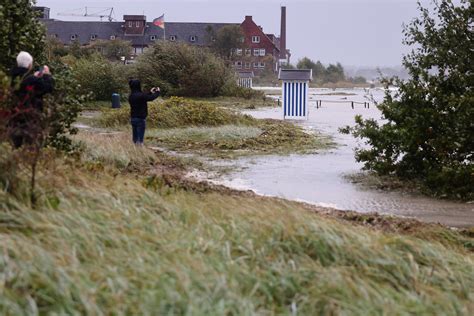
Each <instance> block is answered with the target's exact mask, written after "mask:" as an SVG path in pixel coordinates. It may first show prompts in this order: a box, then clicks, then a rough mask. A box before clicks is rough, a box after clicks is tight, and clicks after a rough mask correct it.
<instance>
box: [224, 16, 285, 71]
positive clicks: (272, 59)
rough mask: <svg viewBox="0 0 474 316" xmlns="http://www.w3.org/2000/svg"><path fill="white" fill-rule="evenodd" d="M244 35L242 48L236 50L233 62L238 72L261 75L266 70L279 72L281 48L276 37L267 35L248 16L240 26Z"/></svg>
mask: <svg viewBox="0 0 474 316" xmlns="http://www.w3.org/2000/svg"><path fill="white" fill-rule="evenodd" d="M240 28H241V29H242V32H243V33H244V40H243V43H242V47H240V48H236V49H234V52H233V60H234V67H235V68H236V70H245V71H249V70H252V71H254V72H255V73H256V74H259V73H261V72H263V71H265V70H267V71H274V72H276V71H277V70H278V60H279V56H280V48H279V47H278V46H277V43H276V41H275V39H276V37H275V36H274V35H267V34H265V33H264V32H263V29H262V27H260V26H258V25H257V24H256V23H255V22H254V21H253V19H252V17H251V16H246V17H245V20H244V22H242V24H241V25H240Z"/></svg>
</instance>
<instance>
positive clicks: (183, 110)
mask: <svg viewBox="0 0 474 316" xmlns="http://www.w3.org/2000/svg"><path fill="white" fill-rule="evenodd" d="M129 122H130V109H129V108H128V107H122V108H120V109H113V110H110V109H108V110H104V111H103V115H102V116H101V118H100V120H99V124H100V125H101V126H103V127H121V126H124V125H127V124H129ZM147 122H148V124H149V126H150V127H154V128H177V127H189V126H221V125H227V124H238V125H254V124H256V122H257V120H255V119H253V118H252V117H250V116H248V115H244V114H241V113H238V112H235V111H232V110H230V109H226V108H222V107H219V106H218V105H216V104H215V103H211V102H206V101H194V100H190V99H184V98H178V97H172V98H170V99H167V100H165V101H162V100H159V101H155V102H153V103H150V104H149V106H148V118H147Z"/></svg>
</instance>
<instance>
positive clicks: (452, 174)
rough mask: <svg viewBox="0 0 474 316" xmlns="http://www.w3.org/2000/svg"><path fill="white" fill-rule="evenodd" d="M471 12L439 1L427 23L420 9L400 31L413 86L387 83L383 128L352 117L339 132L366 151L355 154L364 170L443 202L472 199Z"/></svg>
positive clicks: (473, 92)
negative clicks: (411, 183)
mask: <svg viewBox="0 0 474 316" xmlns="http://www.w3.org/2000/svg"><path fill="white" fill-rule="evenodd" d="M472 10H473V9H472V4H471V2H468V1H464V0H463V1H461V4H460V6H455V5H454V4H453V3H452V1H451V0H442V1H439V2H438V1H436V6H435V13H436V16H435V17H432V14H431V12H430V11H429V10H428V9H425V8H422V7H421V6H420V11H421V18H417V19H415V20H414V21H413V22H412V23H411V24H410V25H408V27H407V28H406V29H405V38H406V39H405V44H407V45H410V46H414V47H417V48H416V49H415V50H413V51H412V52H411V53H410V54H409V55H407V56H405V57H404V61H403V64H404V66H405V67H406V68H407V70H408V71H409V73H410V76H411V79H409V80H408V81H406V82H405V81H402V80H399V79H398V78H394V79H392V80H387V81H386V82H385V83H386V85H387V87H388V85H396V86H398V87H399V90H398V91H397V92H396V93H395V94H394V95H392V94H391V93H390V91H389V90H388V89H387V92H386V95H385V99H384V101H383V103H381V104H380V105H378V108H379V109H380V110H381V112H382V118H383V119H384V120H385V122H384V123H383V124H379V123H378V122H377V121H376V120H373V119H369V120H363V119H362V118H361V117H357V118H356V124H357V125H356V127H355V128H352V129H350V128H347V129H345V130H344V131H345V132H347V133H348V132H352V133H353V135H354V136H355V137H359V138H362V139H366V140H367V143H368V144H369V145H370V148H368V149H364V148H362V149H359V150H358V151H357V153H356V158H357V160H358V161H362V162H364V163H365V168H366V169H370V170H374V171H376V172H377V173H379V174H395V175H397V176H399V177H401V178H403V179H417V180H420V181H422V182H424V184H425V185H426V186H427V187H428V188H429V189H430V190H432V191H433V192H434V193H436V194H438V195H441V196H446V195H448V196H455V197H458V198H464V199H473V198H474V186H473V185H472V184H473V183H474V165H473V159H474V156H473V152H474V133H473V122H474V111H473V104H474V90H473V89H472V85H473V82H474V73H473V68H472V50H473V49H474V40H473V37H472V32H471V30H472ZM459 43H463V45H460V44H459Z"/></svg>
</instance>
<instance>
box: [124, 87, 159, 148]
mask: <svg viewBox="0 0 474 316" xmlns="http://www.w3.org/2000/svg"><path fill="white" fill-rule="evenodd" d="M128 84H129V86H130V90H131V92H130V96H129V97H128V102H129V103H130V123H131V124H132V138H133V143H134V144H136V145H143V140H144V139H145V128H146V118H147V116H148V102H150V101H153V100H155V99H156V98H158V97H159V96H160V88H159V87H156V88H152V89H151V90H150V92H149V93H144V92H142V87H141V82H140V80H138V79H132V80H130V81H129V83H128Z"/></svg>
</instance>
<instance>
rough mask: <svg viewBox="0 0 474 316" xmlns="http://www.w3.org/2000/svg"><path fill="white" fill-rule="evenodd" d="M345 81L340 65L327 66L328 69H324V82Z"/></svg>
mask: <svg viewBox="0 0 474 316" xmlns="http://www.w3.org/2000/svg"><path fill="white" fill-rule="evenodd" d="M344 80H346V76H345V75H344V68H343V67H342V65H341V64H340V63H337V64H336V65H333V64H329V66H328V68H326V82H332V83H336V82H340V81H344Z"/></svg>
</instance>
